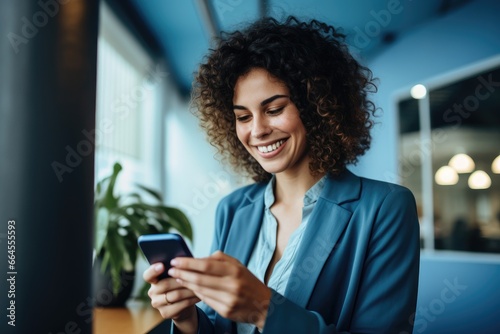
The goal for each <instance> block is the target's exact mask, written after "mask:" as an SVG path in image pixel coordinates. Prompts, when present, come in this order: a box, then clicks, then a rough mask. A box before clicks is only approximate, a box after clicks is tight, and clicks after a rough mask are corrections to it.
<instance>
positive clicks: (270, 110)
mask: <svg viewBox="0 0 500 334" xmlns="http://www.w3.org/2000/svg"><path fill="white" fill-rule="evenodd" d="M283 109H285V107H280V108H275V109H269V110H268V111H267V113H268V114H269V115H278V114H280V113H281V112H282V111H283Z"/></svg>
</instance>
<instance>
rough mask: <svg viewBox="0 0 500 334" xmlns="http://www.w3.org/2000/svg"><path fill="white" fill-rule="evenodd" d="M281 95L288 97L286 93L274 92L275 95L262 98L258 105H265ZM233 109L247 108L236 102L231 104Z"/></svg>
mask: <svg viewBox="0 0 500 334" xmlns="http://www.w3.org/2000/svg"><path fill="white" fill-rule="evenodd" d="M282 97H289V96H288V95H280V94H276V95H273V96H271V97H269V98H267V99H265V100H263V101H262V102H261V103H260V106H261V107H263V106H265V105H266V104H269V103H271V102H273V101H274V100H276V99H280V98H282ZM233 109H240V110H247V108H246V107H244V106H239V105H237V104H235V105H233Z"/></svg>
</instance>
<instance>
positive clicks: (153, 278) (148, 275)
mask: <svg viewBox="0 0 500 334" xmlns="http://www.w3.org/2000/svg"><path fill="white" fill-rule="evenodd" d="M164 271H165V266H164V265H163V263H154V264H152V265H151V266H149V268H147V269H146V270H145V271H144V273H143V274H142V277H143V278H144V280H145V281H146V282H148V283H151V284H153V283H156V282H158V276H159V275H161V273H163V272H164Z"/></svg>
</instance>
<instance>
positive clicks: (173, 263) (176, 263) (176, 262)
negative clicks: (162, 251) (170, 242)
mask: <svg viewBox="0 0 500 334" xmlns="http://www.w3.org/2000/svg"><path fill="white" fill-rule="evenodd" d="M170 264H171V265H172V266H176V265H178V264H179V261H177V259H172V260H171V261H170Z"/></svg>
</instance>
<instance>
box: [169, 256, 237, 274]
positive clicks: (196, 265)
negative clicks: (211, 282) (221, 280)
mask: <svg viewBox="0 0 500 334" xmlns="http://www.w3.org/2000/svg"><path fill="white" fill-rule="evenodd" d="M170 264H171V265H172V267H173V268H174V269H176V268H178V269H183V270H187V271H191V272H198V273H204V274H209V275H213V276H223V275H226V274H228V271H227V268H228V266H227V263H226V262H223V261H220V260H216V259H212V258H205V259H194V258H180V257H178V258H175V259H173V260H172V261H171V262H170ZM169 275H170V276H172V274H170V272H169Z"/></svg>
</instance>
